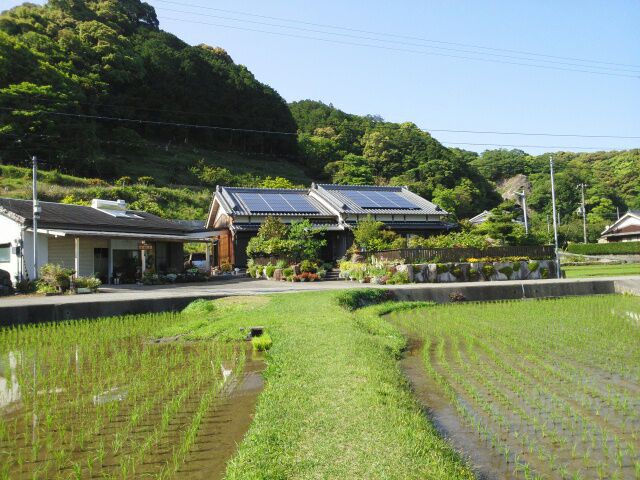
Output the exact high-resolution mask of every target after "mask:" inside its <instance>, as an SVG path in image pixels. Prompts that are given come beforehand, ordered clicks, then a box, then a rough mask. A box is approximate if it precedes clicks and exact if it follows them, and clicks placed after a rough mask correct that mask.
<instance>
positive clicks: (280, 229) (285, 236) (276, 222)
mask: <svg viewBox="0 0 640 480" xmlns="http://www.w3.org/2000/svg"><path fill="white" fill-rule="evenodd" d="M326 244H327V240H326V239H325V238H324V230H322V229H318V228H315V227H314V226H313V225H312V224H311V222H310V221H309V220H302V221H298V222H293V223H292V224H291V225H285V224H284V223H282V221H281V220H280V219H279V218H277V217H272V216H269V217H267V218H266V220H265V221H264V223H263V224H262V225H261V226H260V229H259V230H258V234H257V235H256V236H255V237H253V238H251V240H249V244H248V245H247V255H248V256H249V258H259V257H272V258H279V259H283V260H289V261H296V262H297V261H300V260H317V259H318V258H319V256H320V250H321V249H322V247H324V246H325V245H326Z"/></svg>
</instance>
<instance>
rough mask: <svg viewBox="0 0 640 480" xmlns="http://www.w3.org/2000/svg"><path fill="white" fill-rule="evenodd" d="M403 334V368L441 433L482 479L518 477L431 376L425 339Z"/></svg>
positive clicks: (404, 332)
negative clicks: (461, 416) (460, 415)
mask: <svg viewBox="0 0 640 480" xmlns="http://www.w3.org/2000/svg"><path fill="white" fill-rule="evenodd" d="M402 333H403V335H405V336H406V337H407V349H406V351H405V352H404V355H403V357H402V359H401V361H400V367H401V369H402V372H403V373H404V375H405V376H406V377H407V380H408V381H409V383H410V385H411V390H412V392H413V394H414V395H415V397H416V399H417V401H418V402H419V404H420V406H421V407H422V411H423V412H424V414H425V415H426V416H427V418H428V419H429V420H430V421H431V422H432V423H433V425H434V426H435V427H436V430H438V433H439V434H440V435H442V437H443V438H445V439H446V440H447V441H448V442H449V443H450V444H451V445H453V447H454V448H455V449H456V451H457V452H458V453H459V454H460V455H461V456H462V457H463V458H465V459H466V460H467V462H468V463H469V465H470V466H471V468H472V470H473V472H474V473H475V475H476V477H477V478H478V479H479V480H513V479H516V478H518V477H516V476H515V475H514V474H513V468H510V467H509V466H508V464H506V463H505V461H504V458H503V457H502V456H501V455H500V454H499V452H498V451H496V450H494V449H491V448H489V447H488V446H487V445H486V443H484V442H482V441H481V440H480V439H479V438H478V436H477V434H476V431H475V430H474V429H472V428H470V427H468V426H467V425H465V424H464V423H463V422H461V421H460V419H459V418H458V414H457V413H456V410H455V408H453V406H452V405H451V404H450V403H449V400H448V399H447V398H446V397H445V396H444V395H441V394H439V393H438V392H439V388H438V385H437V383H436V382H435V381H434V380H433V379H432V378H431V377H430V376H429V375H427V372H426V370H425V368H424V363H423V359H422V353H423V348H424V342H423V340H422V339H420V338H419V337H417V336H415V335H412V334H411V333H410V332H409V331H407V330H402Z"/></svg>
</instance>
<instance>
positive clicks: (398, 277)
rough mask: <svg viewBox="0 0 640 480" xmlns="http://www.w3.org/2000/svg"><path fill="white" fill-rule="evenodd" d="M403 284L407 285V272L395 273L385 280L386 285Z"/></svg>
mask: <svg viewBox="0 0 640 480" xmlns="http://www.w3.org/2000/svg"><path fill="white" fill-rule="evenodd" d="M404 283H409V274H408V273H407V272H396V273H394V274H393V275H391V276H390V277H389V278H388V279H387V285H402V284H404Z"/></svg>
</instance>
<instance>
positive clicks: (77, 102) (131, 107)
mask: <svg viewBox="0 0 640 480" xmlns="http://www.w3.org/2000/svg"><path fill="white" fill-rule="evenodd" d="M0 95H5V96H6V97H7V98H9V99H12V98H13V97H24V98H28V99H37V100H38V101H42V102H49V103H63V102H65V101H69V102H71V103H72V104H73V105H85V106H91V107H96V108H103V107H106V108H123V109H129V110H143V111H148V112H162V113H178V114H185V115H199V116H207V117H222V118H236V119H256V118H258V119H265V120H274V119H275V118H274V117H273V116H269V117H267V116H258V115H235V114H230V113H215V112H197V111H193V110H170V109H167V108H149V107H140V106H136V105H117V104H109V103H93V102H83V101H80V100H75V99H66V98H65V99H56V98H49V97H45V96H42V95H31V94H26V93H17V92H11V93H9V92H0Z"/></svg>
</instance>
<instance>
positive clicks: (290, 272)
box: [282, 267, 294, 278]
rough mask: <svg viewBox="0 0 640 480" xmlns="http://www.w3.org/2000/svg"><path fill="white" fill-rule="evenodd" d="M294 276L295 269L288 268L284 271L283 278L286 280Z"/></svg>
mask: <svg viewBox="0 0 640 480" xmlns="http://www.w3.org/2000/svg"><path fill="white" fill-rule="evenodd" d="M293 274H294V271H293V268H291V267H287V268H284V269H283V270H282V276H283V277H285V278H289V277H291V276H293Z"/></svg>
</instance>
